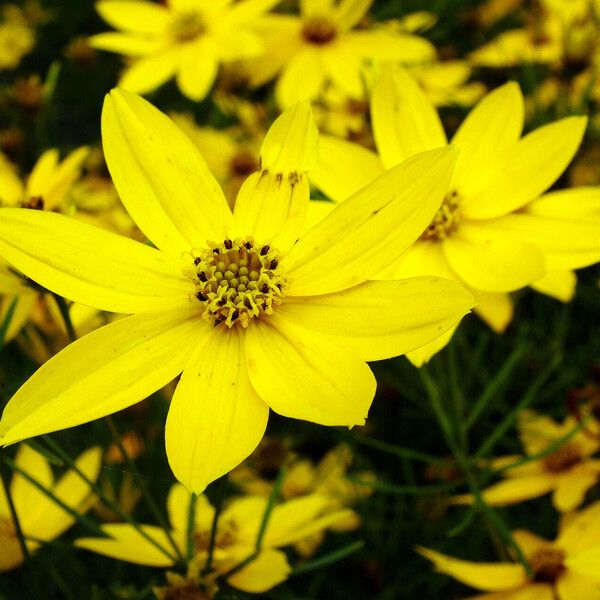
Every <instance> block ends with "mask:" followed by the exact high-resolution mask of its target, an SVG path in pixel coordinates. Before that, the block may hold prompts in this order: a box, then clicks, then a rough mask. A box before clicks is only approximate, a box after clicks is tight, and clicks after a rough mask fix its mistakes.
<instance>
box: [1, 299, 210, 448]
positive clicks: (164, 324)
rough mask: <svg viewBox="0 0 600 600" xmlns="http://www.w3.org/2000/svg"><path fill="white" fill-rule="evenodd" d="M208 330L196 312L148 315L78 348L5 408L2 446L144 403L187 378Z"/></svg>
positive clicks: (105, 330)
mask: <svg viewBox="0 0 600 600" xmlns="http://www.w3.org/2000/svg"><path fill="white" fill-rule="evenodd" d="M207 328H208V325H207V324H206V322H205V321H203V320H202V319H200V318H199V316H198V314H197V313H196V312H193V311H187V312H181V311H178V312H174V313H173V312H169V313H156V314H152V315H149V314H143V315H134V316H131V317H127V318H124V319H121V320H119V321H115V322H114V323H111V324H109V325H105V326H104V327H101V328H100V329H97V330H96V331H93V332H92V333H89V334H88V335H86V336H84V337H82V338H80V339H78V340H76V341H75V342H73V343H72V344H70V345H69V346H67V347H66V348H65V349H64V350H62V351H61V352H59V353H58V354H57V355H56V356H54V357H53V358H52V359H50V360H49V361H48V362H46V363H44V364H43V365H42V366H41V367H40V368H39V369H38V370H37V371H36V373H35V374H34V375H33V376H32V377H31V378H30V379H29V380H28V381H27V382H26V383H25V384H23V386H21V388H20V389H19V390H18V391H17V393H16V394H15V395H14V396H13V397H12V399H11V400H10V401H9V403H8V404H7V405H6V408H5V409H4V413H3V415H2V421H1V422H0V437H1V438H2V439H1V441H2V443H3V444H12V443H14V442H16V441H19V440H22V439H26V438H30V437H34V436H36V435H40V434H42V433H48V432H51V431H58V430H60V429H65V428H67V427H73V426H75V425H79V424H81V423H86V422H88V421H92V420H94V419H98V418H99V417H102V416H104V415H109V414H111V413H113V412H116V411H118V410H121V409H123V408H126V407H127V406H130V405H131V404H134V403H136V402H139V401H140V400H142V399H143V398H146V397H147V396H148V395H150V394H151V393H152V392H155V391H156V390H158V389H160V388H161V387H162V386H164V385H166V384H167V383H169V381H171V380H172V379H173V378H174V377H176V376H177V375H178V374H179V373H181V371H182V370H183V367H184V364H185V362H186V360H187V358H188V355H189V352H190V350H191V349H192V348H193V347H194V345H195V343H196V342H197V340H198V339H201V337H202V333H203V331H205V330H206V329H207Z"/></svg>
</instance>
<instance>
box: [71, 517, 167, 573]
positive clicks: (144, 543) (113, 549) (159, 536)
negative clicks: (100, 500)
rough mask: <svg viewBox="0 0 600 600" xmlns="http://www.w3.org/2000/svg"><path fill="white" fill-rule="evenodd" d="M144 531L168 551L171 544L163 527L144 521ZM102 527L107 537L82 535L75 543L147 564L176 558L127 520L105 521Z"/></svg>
mask: <svg viewBox="0 0 600 600" xmlns="http://www.w3.org/2000/svg"><path fill="white" fill-rule="evenodd" d="M140 527H141V528H142V530H143V531H144V533H145V534H146V535H148V536H149V537H151V538H152V539H153V540H155V541H156V542H157V543H158V544H159V545H160V546H161V547H162V548H165V550H166V551H167V552H172V546H171V543H170V542H169V538H168V537H167V535H166V534H165V532H164V530H163V529H161V528H160V527H155V526H154V525H141V526H140ZM102 531H104V532H105V533H107V534H108V535H109V536H110V537H108V538H100V537H98V538H80V539H78V540H76V541H75V546H77V547H78V548H85V549H86V550H91V551H92V552H95V553H96V554H102V556H108V557H110V558H115V559H116V560H123V561H126V562H130V563H134V564H136V565H146V566H148V567H170V566H172V565H173V564H174V560H173V559H172V558H169V557H168V556H167V554H165V553H164V552H161V551H160V550H159V549H158V548H157V547H156V546H155V545H154V544H153V543H152V542H150V541H148V540H147V539H146V538H145V537H144V536H143V535H141V534H140V533H139V531H137V530H136V529H135V528H134V527H132V526H131V525H125V524H124V523H117V524H110V525H103V526H102Z"/></svg>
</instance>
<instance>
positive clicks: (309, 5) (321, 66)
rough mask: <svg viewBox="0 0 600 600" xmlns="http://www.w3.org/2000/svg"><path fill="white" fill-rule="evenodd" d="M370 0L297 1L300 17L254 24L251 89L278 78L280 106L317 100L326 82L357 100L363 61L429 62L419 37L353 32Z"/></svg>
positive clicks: (428, 48)
mask: <svg viewBox="0 0 600 600" xmlns="http://www.w3.org/2000/svg"><path fill="white" fill-rule="evenodd" d="M372 3H373V0H340V1H339V2H336V1H335V0H302V1H301V2H300V16H292V15H280V14H271V15H266V16H264V17H263V18H261V19H260V20H258V21H257V27H258V30H259V31H260V32H261V34H262V36H263V40H264V42H265V48H266V52H265V54H264V56H261V57H257V58H256V59H252V60H251V61H248V63H247V64H246V66H245V69H246V72H247V74H248V76H249V79H250V83H251V85H254V86H259V85H263V84H264V83H266V82H267V81H269V80H271V79H273V78H274V77H276V76H277V75H278V74H279V78H278V80H277V84H276V87H275V97H276V99H277V102H278V104H279V105H280V106H282V107H287V106H290V105H292V104H294V103H295V102H298V101H299V100H304V99H310V100H313V99H316V98H317V97H318V96H319V94H320V92H321V91H322V89H323V87H324V86H325V84H326V83H327V82H329V81H330V82H333V83H335V84H336V85H337V86H338V87H339V88H340V89H341V90H342V91H343V92H345V93H346V94H347V95H349V96H351V97H352V98H357V99H361V98H362V97H363V94H364V85H363V79H362V74H361V70H362V67H363V65H364V63H365V61H367V60H381V61H400V62H403V63H411V62H421V61H425V60H431V59H432V58H433V57H434V56H435V49H434V47H433V46H432V45H431V44H430V43H429V42H428V41H427V40H425V39H424V38H421V37H418V36H416V35H411V34H407V33H396V32H393V31H390V30H386V29H384V28H378V29H362V30H356V29H355V27H356V26H357V24H358V23H359V22H360V21H361V19H363V17H365V15H366V14H367V11H368V10H369V8H370V6H371V4H372Z"/></svg>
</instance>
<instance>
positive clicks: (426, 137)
mask: <svg viewBox="0 0 600 600" xmlns="http://www.w3.org/2000/svg"><path fill="white" fill-rule="evenodd" d="M371 113H372V119H373V133H374V135H375V141H376V142H377V149H378V151H379V155H380V156H381V158H382V160H383V163H384V165H385V166H386V167H387V168H390V167H393V166H395V165H397V164H398V163H400V162H402V161H403V160H406V159H407V158H410V157H411V156H413V155H414V154H418V153H419V152H424V151H425V150H433V149H434V148H439V147H440V146H444V145H445V144H446V134H445V133H444V128H443V127H442V123H441V121H440V118H439V116H438V114H437V111H436V110H435V108H434V107H433V106H432V105H431V103H430V102H429V100H428V99H427V96H426V95H425V92H424V91H423V90H422V89H421V87H420V86H419V84H418V83H417V82H416V81H415V80H414V78H413V77H411V75H410V74H409V73H408V72H407V71H406V70H405V69H402V68H400V67H396V68H395V69H391V68H388V69H385V70H384V71H383V73H382V74H381V76H380V78H379V81H378V82H377V85H376V86H375V89H374V90H373V97H372V100H371Z"/></svg>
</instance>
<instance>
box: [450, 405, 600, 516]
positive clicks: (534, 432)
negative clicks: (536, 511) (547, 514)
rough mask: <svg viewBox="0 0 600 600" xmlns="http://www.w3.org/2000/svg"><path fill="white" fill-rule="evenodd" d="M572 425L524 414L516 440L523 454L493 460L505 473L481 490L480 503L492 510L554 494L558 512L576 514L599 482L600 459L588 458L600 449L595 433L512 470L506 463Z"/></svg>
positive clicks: (463, 499)
mask: <svg viewBox="0 0 600 600" xmlns="http://www.w3.org/2000/svg"><path fill="white" fill-rule="evenodd" d="M576 426H577V422H576V421H575V419H574V418H573V417H567V418H566V419H565V420H564V421H563V422H562V423H561V424H558V423H556V422H555V421H554V420H553V419H551V418H550V417H547V416H543V415H537V414H535V413H534V412H532V411H525V412H524V413H523V415H522V416H521V417H520V419H519V437H520V439H521V443H522V445H523V448H524V450H525V456H503V457H501V458H497V459H495V460H493V461H492V464H491V466H492V467H494V468H497V469H499V468H505V469H506V470H505V471H504V472H503V475H504V476H505V479H504V481H501V482H499V483H496V484H494V485H492V486H490V487H488V488H487V489H486V490H484V491H483V492H482V495H483V498H484V500H485V501H486V502H487V503H488V504H490V505H491V506H507V505H510V504H517V503H519V502H522V501H523V500H530V499H531V498H537V497H539V496H543V495H544V494H547V493H548V492H553V495H552V503H553V504H554V506H555V508H556V509H557V510H559V511H561V512H569V511H571V510H575V509H576V508H577V507H578V506H579V505H580V504H581V503H582V502H583V500H584V498H585V494H586V492H587V491H588V490H589V489H590V488H591V487H592V486H594V485H595V484H596V483H597V482H598V480H599V479H600V460H598V459H594V458H592V456H593V455H594V454H595V453H596V452H597V451H598V449H599V448H600V439H599V438H598V437H597V435H595V434H592V433H591V432H590V431H588V430H583V431H579V432H578V433H577V434H575V435H574V436H573V437H572V438H571V439H570V440H569V441H568V442H566V443H565V444H563V445H562V446H560V447H559V448H558V449H556V450H555V451H554V452H552V453H551V454H548V455H547V456H544V457H543V458H540V459H538V460H533V461H530V462H527V463H525V464H523V465H520V466H519V465H517V466H516V467H512V468H510V465H511V464H515V463H518V462H519V461H520V460H522V459H523V458H526V457H528V456H535V455H537V454H540V453H542V452H544V451H545V450H547V449H548V448H550V446H552V445H553V444H555V443H556V442H557V441H558V440H560V439H561V438H564V437H565V436H567V435H568V433H569V432H570V431H573V430H574V429H575V427H576ZM453 501H454V503H456V504H470V503H472V502H473V498H472V496H470V495H465V496H457V497H455V498H454V499H453Z"/></svg>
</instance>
